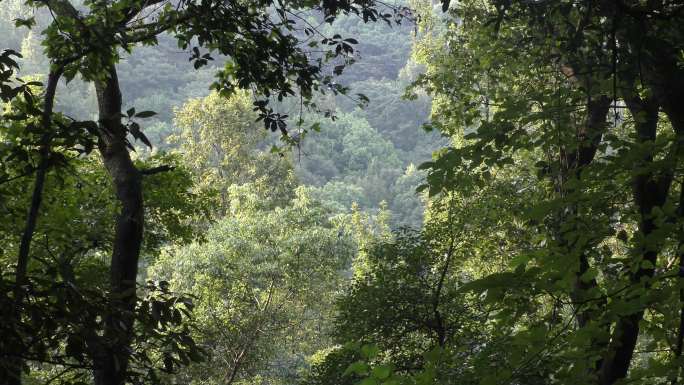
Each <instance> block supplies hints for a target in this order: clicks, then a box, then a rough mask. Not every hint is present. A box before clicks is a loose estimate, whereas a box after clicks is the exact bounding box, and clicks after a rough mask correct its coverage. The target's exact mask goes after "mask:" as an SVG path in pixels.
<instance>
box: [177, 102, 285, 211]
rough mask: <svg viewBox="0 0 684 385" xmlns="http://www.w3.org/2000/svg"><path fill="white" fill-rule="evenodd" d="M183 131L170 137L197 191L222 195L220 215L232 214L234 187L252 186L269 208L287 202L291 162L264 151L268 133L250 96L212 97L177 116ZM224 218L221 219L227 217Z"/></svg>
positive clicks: (187, 104)
mask: <svg viewBox="0 0 684 385" xmlns="http://www.w3.org/2000/svg"><path fill="white" fill-rule="evenodd" d="M175 115H176V117H175V120H174V123H175V125H176V126H177V127H179V128H180V132H179V133H178V134H176V135H174V136H172V137H171V138H170V140H171V141H172V142H175V143H177V144H178V149H179V152H180V154H181V156H182V157H183V159H184V163H185V164H187V165H188V166H189V167H190V168H191V169H192V170H193V172H194V174H195V175H196V178H197V180H198V183H197V185H198V188H199V189H204V190H209V189H211V190H216V191H218V193H219V202H218V206H217V208H218V210H217V211H219V210H224V212H223V213H225V211H226V210H228V209H229V201H230V198H229V190H230V188H231V186H232V185H240V184H245V183H251V186H252V187H255V188H258V189H259V191H260V192H261V196H263V198H264V199H265V201H266V202H269V203H270V204H278V203H287V202H289V200H290V198H291V197H292V196H293V190H294V188H295V180H294V175H293V170H292V165H291V164H290V162H289V159H286V158H284V157H279V156H278V154H275V153H270V152H268V151H264V150H263V148H264V147H265V145H264V144H265V140H266V136H267V134H266V132H264V131H263V130H259V128H260V127H258V123H257V122H256V119H257V114H256V112H254V111H253V110H252V103H251V99H250V97H249V96H248V94H247V93H246V92H239V93H236V94H235V95H233V96H232V97H230V98H228V99H226V98H223V97H221V96H219V95H218V94H216V93H213V94H211V95H209V96H207V97H206V98H204V99H193V100H191V101H188V102H187V103H186V104H185V105H184V106H183V107H181V108H179V109H177V110H176V112H175ZM223 213H222V214H223Z"/></svg>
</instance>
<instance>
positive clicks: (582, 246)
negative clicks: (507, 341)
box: [418, 1, 684, 384]
mask: <svg viewBox="0 0 684 385" xmlns="http://www.w3.org/2000/svg"><path fill="white" fill-rule="evenodd" d="M443 5H444V9H445V10H446V9H447V8H449V9H450V16H448V17H449V18H451V19H447V24H448V28H447V29H445V32H444V34H442V35H438V36H437V37H435V36H433V35H429V37H428V38H426V40H425V42H426V45H425V46H424V48H425V49H424V50H423V51H422V53H423V54H424V58H425V61H426V64H427V65H428V67H429V68H428V71H427V73H426V75H425V76H424V77H423V78H422V79H421V80H419V82H418V84H420V85H421V86H423V87H425V88H426V89H427V90H429V91H431V92H433V93H434V95H435V97H436V100H437V103H436V104H437V108H438V112H437V114H436V115H435V117H436V119H435V123H436V125H435V126H436V127H439V128H440V129H441V130H442V131H443V132H445V133H448V134H450V135H452V136H454V137H456V138H458V139H457V140H456V143H455V144H454V146H452V147H450V148H448V149H446V151H444V152H443V153H442V154H441V156H440V157H439V158H438V159H436V160H435V161H434V162H431V163H428V164H426V165H425V167H427V168H429V169H430V172H429V175H428V184H429V186H430V189H431V192H432V193H438V192H439V191H449V190H453V189H458V188H460V187H457V186H459V185H460V184H461V183H462V181H463V180H464V179H470V178H471V176H470V175H467V174H471V175H472V174H475V175H478V176H480V177H481V178H482V179H481V180H480V181H479V184H480V185H484V184H487V183H489V182H488V181H490V180H491V179H492V175H493V174H494V173H496V172H500V171H499V170H505V169H507V168H508V166H507V164H511V165H517V167H516V169H517V170H518V172H520V173H522V174H523V175H527V177H530V176H536V177H537V179H538V182H537V183H535V184H536V185H537V186H540V187H543V188H544V189H545V190H546V197H545V198H543V199H542V200H540V201H537V202H535V203H534V207H532V208H531V210H530V212H529V214H528V215H527V216H525V218H526V219H525V223H526V226H527V229H528V230H527V231H530V232H537V233H539V234H544V235H543V241H542V243H540V245H539V247H540V249H539V251H529V250H520V251H519V253H517V254H518V255H519V258H515V259H514V261H515V264H517V266H518V267H517V269H516V272H515V273H514V275H512V276H511V275H508V274H510V272H503V273H496V274H494V275H492V276H490V277H486V278H483V280H482V281H481V285H479V286H478V285H474V286H473V288H475V287H476V286H477V289H476V291H483V290H487V292H490V291H491V290H493V289H494V288H498V289H499V290H501V289H503V288H504V287H505V286H506V285H510V281H511V280H516V281H521V280H525V282H526V284H525V285H524V287H520V288H519V289H520V290H519V291H518V292H517V294H515V293H516V291H513V290H509V292H508V293H506V294H502V295H501V296H500V298H499V300H501V301H502V302H501V303H503V304H507V307H509V308H511V311H514V310H513V309H524V308H525V307H526V306H528V305H529V301H523V302H522V304H521V302H519V300H523V299H524V298H544V297H546V301H547V303H549V304H553V303H556V305H553V306H550V307H548V309H549V311H550V314H549V315H547V316H546V317H551V315H553V314H558V313H557V310H558V309H564V311H563V312H562V313H561V314H563V317H562V318H560V319H559V318H556V320H557V321H556V322H558V323H555V324H553V325H550V326H549V327H548V328H549V330H556V333H555V334H553V335H557V336H558V337H557V339H553V340H552V341H549V340H548V339H540V340H538V341H537V342H538V343H539V344H540V346H539V347H538V348H537V349H535V350H533V351H532V352H530V353H529V354H530V359H534V358H535V357H542V356H544V355H546V356H550V357H553V358H560V361H557V362H555V363H554V365H557V367H554V368H553V369H554V370H555V372H554V377H555V378H557V379H561V380H562V381H564V383H599V384H614V383H617V382H618V381H620V380H622V379H624V378H625V377H627V376H628V375H630V380H631V381H639V380H640V381H643V382H644V383H653V382H652V381H663V382H664V381H673V383H676V382H677V378H678V374H677V373H678V371H679V368H678V366H679V364H678V362H679V358H678V357H680V356H681V353H680V349H679V348H678V347H677V346H679V345H680V344H679V343H678V342H676V341H678V340H679V338H680V337H678V336H679V335H682V332H681V329H680V327H679V326H678V325H679V322H678V319H679V317H680V315H679V313H680V312H679V311H677V310H675V311H674V312H673V311H672V310H673V309H674V308H678V305H675V304H677V303H679V302H680V300H679V298H678V297H679V296H678V294H676V293H677V290H678V289H677V287H678V284H677V283H676V279H675V280H673V278H675V277H677V276H678V274H677V273H676V272H673V271H672V267H673V266H674V265H675V264H673V263H670V262H668V261H669V260H672V259H676V258H679V254H680V253H679V251H678V246H677V245H678V244H679V239H680V238H681V237H680V235H679V234H680V230H679V228H680V226H681V225H680V224H681V215H680V214H681V212H680V210H679V209H678V208H677V207H678V206H679V205H680V204H679V195H680V194H678V193H677V192H676V191H674V188H672V184H673V181H674V180H677V178H678V177H679V174H678V173H679V165H680V164H681V158H680V153H681V152H680V150H679V146H680V144H679V143H680V142H681V139H680V136H681V130H680V128H681V127H680V125H681V124H680V122H679V121H680V117H679V112H675V111H674V107H673V103H674V101H675V100H678V99H676V98H678V96H676V95H678V93H680V92H682V91H683V90H684V88H682V87H681V84H680V83H678V82H679V81H680V80H678V79H681V74H680V71H681V67H679V66H678V65H677V63H680V62H681V60H680V59H679V58H677V54H675V53H674V52H679V51H680V50H681V46H682V39H681V36H682V31H681V10H682V8H681V5H678V4H674V3H668V2H651V3H648V4H646V5H645V4H642V3H640V2H631V1H627V2H625V1H618V2H612V1H610V2H556V3H529V2H522V1H521V2H517V1H512V2H511V1H492V2H486V3H479V2H459V3H458V4H451V5H450V4H449V2H443ZM656 57H658V59H657V60H656V59H655V58H656ZM673 76H674V77H673ZM675 77H676V78H675ZM666 83H667V86H665V84H666ZM623 110H626V111H628V112H629V115H627V114H622V113H619V112H618V111H623ZM609 112H610V113H611V115H609ZM609 118H610V119H609ZM535 169H536V170H535ZM535 174H536V175H535ZM630 190H631V192H630ZM505 277H508V279H504V278H505ZM655 293H668V294H667V295H663V296H658V298H657V299H656V298H655V297H653V296H654V295H655ZM673 305H674V306H673ZM535 312H536V311H535ZM649 312H655V313H656V314H658V315H657V316H656V315H649ZM529 314H530V315H529V316H530V317H532V314H534V312H531V313H529ZM537 316H542V315H541V314H538V315H537ZM561 319H562V321H561ZM521 334H524V333H521ZM558 339H561V340H562V341H563V342H562V343H561V342H558ZM672 341H675V342H674V343H673V342H672ZM552 342H553V344H552ZM638 344H641V345H642V346H644V350H659V349H663V350H664V351H666V353H663V354H660V355H658V354H653V355H652V357H651V358H652V359H654V360H656V361H657V362H659V365H660V364H662V365H664V366H663V367H665V368H667V369H662V370H661V369H660V367H659V365H655V364H649V363H647V362H646V361H644V360H640V359H636V358H635V356H634V354H635V351H636V347H637V345H638ZM553 345H555V346H560V348H559V349H554V348H553ZM577 352H584V353H583V354H578V353H577ZM564 360H565V361H564ZM564 362H567V363H569V364H564ZM570 363H571V364H570ZM668 365H669V366H668ZM630 367H632V368H633V370H632V371H631V374H630ZM512 369H513V370H511V373H513V377H515V373H516V372H518V369H520V368H512ZM499 381H504V380H503V379H499ZM511 381H513V380H511Z"/></svg>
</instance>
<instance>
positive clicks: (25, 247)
mask: <svg viewBox="0 0 684 385" xmlns="http://www.w3.org/2000/svg"><path fill="white" fill-rule="evenodd" d="M61 76H62V68H58V69H56V70H54V71H52V72H50V74H49V75H48V81H47V85H46V87H45V95H44V103H43V114H42V126H43V127H42V129H43V135H42V136H41V139H40V149H39V160H38V168H37V169H36V179H35V181H34V184H33V191H32V194H31V206H30V207H29V211H28V215H27V216H26V226H25V227H24V232H23V233H22V236H21V242H20V244H19V254H18V256H17V267H16V270H15V273H14V292H13V294H14V303H13V308H12V310H11V317H12V320H13V321H14V322H20V320H21V316H22V307H23V304H24V291H25V285H26V284H27V281H26V275H27V272H28V264H29V259H30V251H31V241H32V240H33V234H34V233H35V231H36V225H37V224H38V213H39V211H40V206H41V203H42V201H43V190H44V188H45V179H46V177H47V172H48V168H49V166H50V142H51V141H52V131H51V125H52V109H53V106H54V101H55V93H56V92H57V84H58V82H59V78H60V77H61ZM14 345H15V346H14V347H15V348H16V350H17V351H15V352H11V353H12V357H9V358H8V359H7V360H6V362H5V363H3V365H2V366H0V384H2V385H5V384H7V385H20V384H21V382H22V381H21V372H22V367H23V365H24V360H23V359H22V358H20V357H21V356H22V355H24V354H25V352H24V351H23V346H24V344H23V341H16V343H15V344H14Z"/></svg>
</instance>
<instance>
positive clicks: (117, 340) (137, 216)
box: [93, 65, 143, 385]
mask: <svg viewBox="0 0 684 385" xmlns="http://www.w3.org/2000/svg"><path fill="white" fill-rule="evenodd" d="M95 89H96V92H97V101H98V108H99V120H100V134H99V136H100V137H99V143H98V147H99V150H100V154H101V155H102V160H103V162H104V165H105V167H106V168H107V171H108V173H109V175H110V177H111V179H112V183H113V186H114V191H115V193H116V198H117V200H118V201H119V204H120V207H121V211H120V212H119V214H118V216H117V218H116V228H115V234H114V249H113V251H112V260H111V267H110V280H111V282H110V290H111V293H110V301H111V302H110V308H109V310H110V314H107V315H106V316H105V330H104V338H103V341H102V343H101V344H100V346H99V348H98V349H96V353H95V354H94V355H95V357H93V359H94V363H95V371H94V375H95V383H96V385H122V384H123V383H124V381H125V378H126V372H127V370H128V365H129V359H130V353H129V351H130V343H131V338H132V330H133V322H134V317H133V312H134V310H135V301H136V277H137V274H138V259H139V256H140V247H141V244H142V232H143V196H142V185H141V179H142V178H141V174H140V171H139V170H138V169H137V168H136V167H135V165H134V164H133V161H132V160H131V157H130V154H129V152H128V148H127V146H126V143H127V142H126V128H125V126H124V125H123V124H122V123H121V91H120V88H119V80H118V77H117V74H116V68H115V67H114V66H113V65H112V66H111V67H110V68H109V70H108V76H107V79H105V80H101V81H97V82H96V83H95Z"/></svg>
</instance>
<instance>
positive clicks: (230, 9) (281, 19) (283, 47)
mask: <svg viewBox="0 0 684 385" xmlns="http://www.w3.org/2000/svg"><path fill="white" fill-rule="evenodd" d="M29 5H31V6H34V7H37V8H42V7H44V8H47V9H48V10H49V11H50V14H51V15H52V17H53V21H52V22H51V24H50V25H49V26H48V27H47V28H46V29H45V31H44V36H45V38H44V41H43V43H44V46H45V47H46V48H45V52H46V55H47V57H48V59H49V61H50V69H49V75H48V81H47V86H46V97H45V108H44V111H43V112H44V114H43V118H42V122H43V127H44V135H43V140H41V141H40V143H39V153H40V156H41V164H40V166H39V167H38V168H37V172H36V181H35V187H34V197H35V199H33V202H32V205H31V209H30V210H29V215H28V219H27V225H26V231H25V233H24V234H25V235H24V237H23V241H22V246H21V247H20V252H19V257H18V263H17V277H18V279H17V280H16V281H15V285H16V287H17V288H20V287H22V285H23V276H24V271H25V266H26V265H27V264H28V261H29V257H30V245H31V241H32V238H33V232H34V228H35V225H36V219H37V214H38V212H39V210H40V206H41V196H42V192H43V186H44V181H45V177H46V174H47V172H48V168H49V165H50V164H49V162H48V160H49V158H50V157H49V154H50V149H51V147H52V144H53V143H52V140H53V139H54V138H52V137H51V134H50V133H49V132H50V131H49V127H50V125H51V124H50V123H51V121H52V106H53V102H54V96H55V94H56V89H57V84H58V81H59V79H60V78H61V77H62V76H64V77H65V78H66V79H72V78H74V77H75V76H76V75H80V76H81V77H82V78H83V79H85V80H86V81H89V82H92V83H93V84H94V86H95V90H96V95H97V105H98V120H97V123H96V124H93V123H92V122H91V123H85V124H76V125H72V126H71V128H72V129H74V130H75V131H76V132H83V133H87V134H88V135H92V136H93V137H95V139H96V142H97V150H98V152H99V154H100V156H101V157H102V162H103V164H104V167H105V168H106V169H107V171H108V173H109V175H110V178H111V181H112V185H113V189H114V191H115V195H116V198H117V201H118V205H119V207H120V212H119V214H118V215H117V218H116V223H115V224H114V236H113V242H112V250H111V264H110V269H109V270H110V277H109V287H110V294H111V295H110V298H109V299H110V306H109V308H108V310H107V312H106V313H103V314H101V317H103V319H104V320H105V327H104V330H103V333H102V335H98V336H93V341H91V342H92V346H93V348H92V349H90V350H89V356H90V358H91V359H92V361H93V362H94V368H95V370H94V372H93V374H94V377H95V382H96V383H97V384H117V385H118V384H123V383H124V382H125V381H126V379H127V378H128V375H129V361H130V358H131V354H132V353H131V343H132V338H133V330H134V328H135V324H136V322H135V317H134V312H135V308H136V301H137V300H136V298H137V297H136V278H137V275H138V266H139V259H140V251H141V246H142V243H143V224H144V216H145V214H144V206H145V205H144V201H143V183H142V180H143V175H144V174H145V172H144V170H140V169H138V168H137V167H136V165H135V164H134V162H133V160H132V158H131V155H130V150H131V149H132V145H131V143H130V142H129V140H128V135H129V134H130V135H131V136H132V137H133V138H134V139H137V140H141V141H142V142H143V143H145V144H147V145H148V146H149V145H150V142H149V140H148V139H147V137H146V136H145V135H144V134H143V133H142V132H141V129H140V125H139V123H138V122H136V121H134V120H136V119H141V118H146V117H150V116H151V115H152V113H151V112H149V111H140V112H137V113H136V110H135V109H134V108H131V109H129V110H128V111H127V112H126V114H125V115H124V114H122V104H123V100H122V95H121V89H120V82H119V78H118V74H117V69H116V63H117V61H118V59H119V57H120V55H119V51H120V50H123V51H131V50H132V49H133V48H134V47H135V46H136V45H140V44H145V45H155V44H156V43H157V42H158V36H159V35H161V34H163V33H165V32H168V33H171V34H172V35H173V36H174V37H175V39H176V40H177V41H178V43H179V45H180V46H181V47H182V48H183V49H188V48H189V47H191V48H192V56H191V61H193V64H194V66H195V68H199V67H202V66H203V65H205V64H207V62H208V61H209V60H211V59H212V57H211V56H210V54H209V53H202V52H201V51H200V47H204V48H206V49H209V50H210V51H212V52H217V53H218V54H220V55H225V56H226V57H227V58H228V59H227V60H226V64H225V67H224V68H223V69H222V70H220V71H219V73H218V74H217V81H216V84H215V87H216V89H217V90H219V91H220V92H221V93H222V94H223V95H228V94H230V93H232V92H233V91H235V90H236V89H237V88H249V87H253V88H254V90H255V91H256V92H257V93H258V94H260V95H264V96H266V97H270V96H271V95H273V96H274V97H277V98H278V99H282V98H284V97H287V96H289V95H293V94H295V91H296V92H298V93H299V94H300V95H301V96H302V97H305V98H307V99H309V98H310V96H311V95H312V93H313V92H314V91H316V90H318V89H320V85H321V84H323V83H330V81H329V79H328V78H327V77H323V76H321V68H322V66H323V65H324V62H323V60H322V59H316V58H312V57H311V56H310V55H308V54H307V53H306V52H305V51H304V48H303V47H302V46H301V45H300V40H299V39H298V38H297V37H296V35H295V33H297V31H298V30H304V31H305V32H306V33H309V34H311V33H315V31H314V30H311V29H310V28H308V27H301V26H300V25H298V24H297V21H296V20H295V19H297V14H296V13H295V12H294V10H295V9H297V8H300V7H301V6H303V4H290V3H287V4H286V3H279V4H277V6H276V7H275V8H274V13H269V12H266V10H267V9H269V7H270V6H271V5H274V4H273V3H271V2H267V3H259V4H252V3H225V2H222V1H219V2H215V1H210V2H201V3H195V2H182V3H179V4H177V6H173V5H172V4H171V3H168V2H154V3H149V2H147V1H137V0H135V1H128V0H123V1H116V2H111V3H88V4H85V6H84V7H83V8H76V6H75V5H74V4H72V3H71V2H69V1H67V0H55V1H44V2H43V1H41V2H31V3H29ZM305 5H309V7H311V6H312V5H311V4H305ZM318 8H319V9H322V10H324V11H325V14H326V17H327V18H328V19H330V20H331V19H333V18H334V17H335V16H336V15H337V14H338V13H349V12H352V13H355V14H359V15H361V16H363V18H364V20H369V19H370V20H377V19H378V18H381V19H389V18H391V17H392V16H391V15H388V16H386V14H384V13H380V12H379V11H377V9H375V8H374V5H373V4H370V3H366V2H363V3H356V2H351V3H350V2H344V3H339V4H338V3H337V2H332V3H324V5H323V6H321V7H318ZM148 12H149V13H148ZM18 24H22V25H27V26H31V25H32V24H33V20H32V19H31V18H29V19H21V20H19V21H18ZM194 42H197V43H198V44H199V46H194V44H195V43H194ZM323 43H324V44H327V46H328V47H330V48H331V49H332V50H331V51H328V52H329V53H327V54H326V55H325V56H324V57H325V58H326V59H331V60H332V59H338V61H341V62H342V63H339V62H338V63H336V64H337V65H338V66H340V65H341V66H344V56H345V55H346V54H348V53H351V52H353V47H352V44H353V43H354V40H353V39H352V40H343V39H342V37H341V36H333V37H331V38H325V41H323ZM331 87H332V89H333V90H335V91H343V90H344V89H343V87H341V86H336V85H334V84H331ZM255 105H256V107H257V108H258V110H259V111H260V114H261V116H262V118H263V120H264V123H265V125H266V127H267V128H269V129H271V130H273V131H278V130H280V131H281V132H282V133H283V134H284V135H286V133H287V130H286V127H285V123H284V120H283V119H284V116H283V115H281V114H279V113H275V112H273V110H272V109H271V108H269V107H268V102H267V100H262V101H259V102H258V103H256V104H255ZM122 118H126V119H127V121H126V123H125V124H124V123H123V122H122ZM79 130H80V131H79ZM86 136H87V135H86ZM88 143H92V139H91V142H87V141H82V143H80V144H81V145H83V146H86V148H90V147H87V146H88ZM17 290H19V289H17ZM18 296H19V297H18ZM20 296H21V294H20V293H19V292H17V294H15V298H17V302H21V298H20ZM16 308H18V307H16ZM10 366H14V368H10V370H14V371H15V372H13V373H11V374H9V375H7V376H3V377H4V378H9V379H10V380H7V381H8V382H9V383H19V382H20V381H21V378H20V375H18V373H17V372H16V369H17V368H18V367H20V366H21V364H20V363H19V362H17V363H15V364H12V365H10Z"/></svg>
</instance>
